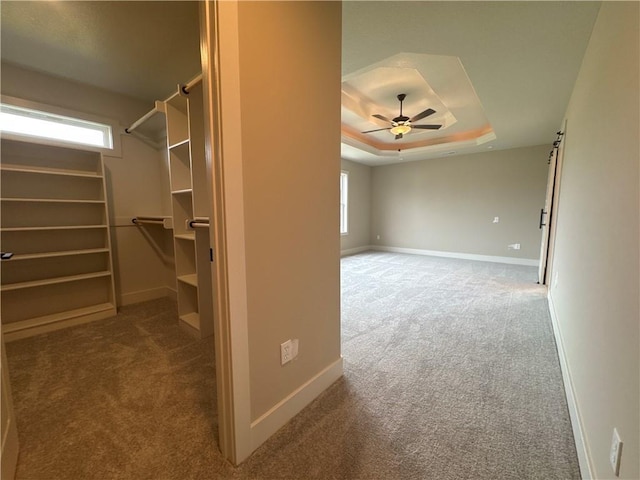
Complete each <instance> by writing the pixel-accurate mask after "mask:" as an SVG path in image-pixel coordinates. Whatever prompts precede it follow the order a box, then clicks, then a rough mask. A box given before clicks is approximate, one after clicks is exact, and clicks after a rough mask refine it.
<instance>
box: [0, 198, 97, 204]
mask: <svg viewBox="0 0 640 480" xmlns="http://www.w3.org/2000/svg"><path fill="white" fill-rule="evenodd" d="M0 201H3V202H22V203H105V201H104V200H80V199H66V198H2V199H0Z"/></svg>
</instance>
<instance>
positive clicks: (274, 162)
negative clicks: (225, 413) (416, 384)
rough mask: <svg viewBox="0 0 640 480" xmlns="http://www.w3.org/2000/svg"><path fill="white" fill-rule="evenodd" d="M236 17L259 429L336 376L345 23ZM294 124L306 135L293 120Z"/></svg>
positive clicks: (292, 5)
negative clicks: (293, 352) (283, 352)
mask: <svg viewBox="0 0 640 480" xmlns="http://www.w3.org/2000/svg"><path fill="white" fill-rule="evenodd" d="M237 11H238V41H239V43H238V47H239V75H240V77H239V80H240V84H239V86H240V104H241V129H242V133H241V135H242V172H243V173H242V174H243V192H244V200H243V202H244V219H245V221H244V225H245V227H244V229H245V238H244V240H245V259H246V289H247V293H246V295H247V317H248V320H247V323H248V324H247V329H248V342H249V370H250V397H251V398H250V410H251V414H250V415H251V421H252V422H255V421H257V420H258V419H259V418H261V417H264V415H268V414H269V412H272V411H273V409H274V408H277V407H278V405H282V403H283V402H286V400H287V399H291V398H292V395H295V392H300V390H301V389H305V388H306V386H308V384H309V382H313V381H314V379H315V378H317V377H318V375H320V374H321V373H322V372H323V371H325V370H326V369H327V368H330V367H331V366H332V365H334V364H338V362H339V365H340V368H339V371H340V373H341V372H342V367H341V365H342V364H341V357H340V264H339V258H340V241H339V233H338V226H339V198H340V196H339V176H340V162H339V159H340V78H341V29H342V18H341V4H340V2H324V1H318V2H264V1H256V2H251V1H242V2H238V10H237ZM223 53H224V52H223ZM222 68H224V65H223V66H222ZM223 99H224V92H223ZM300 116H304V117H305V118H309V119H312V124H313V125H312V126H311V127H310V126H309V122H299V121H292V119H294V118H296V117H300ZM265 118H268V121H265ZM224 127H225V125H224V124H223V129H224ZM230 268H233V265H230ZM288 339H299V346H300V349H299V356H298V358H297V359H296V360H294V361H292V362H290V363H288V364H286V365H284V366H282V365H281V364H280V344H281V343H283V342H285V341H286V340H288ZM289 413H291V412H289ZM295 413H297V412H295Z"/></svg>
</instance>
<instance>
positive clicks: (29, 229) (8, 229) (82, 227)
mask: <svg viewBox="0 0 640 480" xmlns="http://www.w3.org/2000/svg"><path fill="white" fill-rule="evenodd" d="M93 228H107V225H58V226H47V227H5V228H0V232H37V231H45V230H88V229H93Z"/></svg>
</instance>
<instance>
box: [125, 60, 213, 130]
mask: <svg viewBox="0 0 640 480" xmlns="http://www.w3.org/2000/svg"><path fill="white" fill-rule="evenodd" d="M201 81H202V74H201V73H200V74H198V75H196V76H195V77H194V78H193V79H191V80H190V81H189V82H187V83H185V84H184V85H181V86H180V92H181V93H183V94H185V95H189V91H190V90H191V89H192V88H193V87H194V86H195V85H197V84H198V83H200V82H201ZM156 113H165V110H164V102H160V101H158V100H156V101H155V105H154V107H153V108H152V109H151V110H150V111H149V112H147V113H145V114H144V115H143V116H142V117H140V118H139V119H138V120H136V121H135V122H133V123H132V124H131V126H130V127H127V128H125V129H124V131H125V132H126V133H129V134H130V133H131V132H133V131H134V130H135V129H136V128H138V127H139V126H140V125H142V124H143V123H144V122H146V121H147V120H149V119H150V118H151V117H153V116H154V115H155V114H156Z"/></svg>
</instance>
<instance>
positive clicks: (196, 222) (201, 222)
mask: <svg viewBox="0 0 640 480" xmlns="http://www.w3.org/2000/svg"><path fill="white" fill-rule="evenodd" d="M189 227H191V228H209V219H208V218H194V219H193V220H189Z"/></svg>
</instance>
